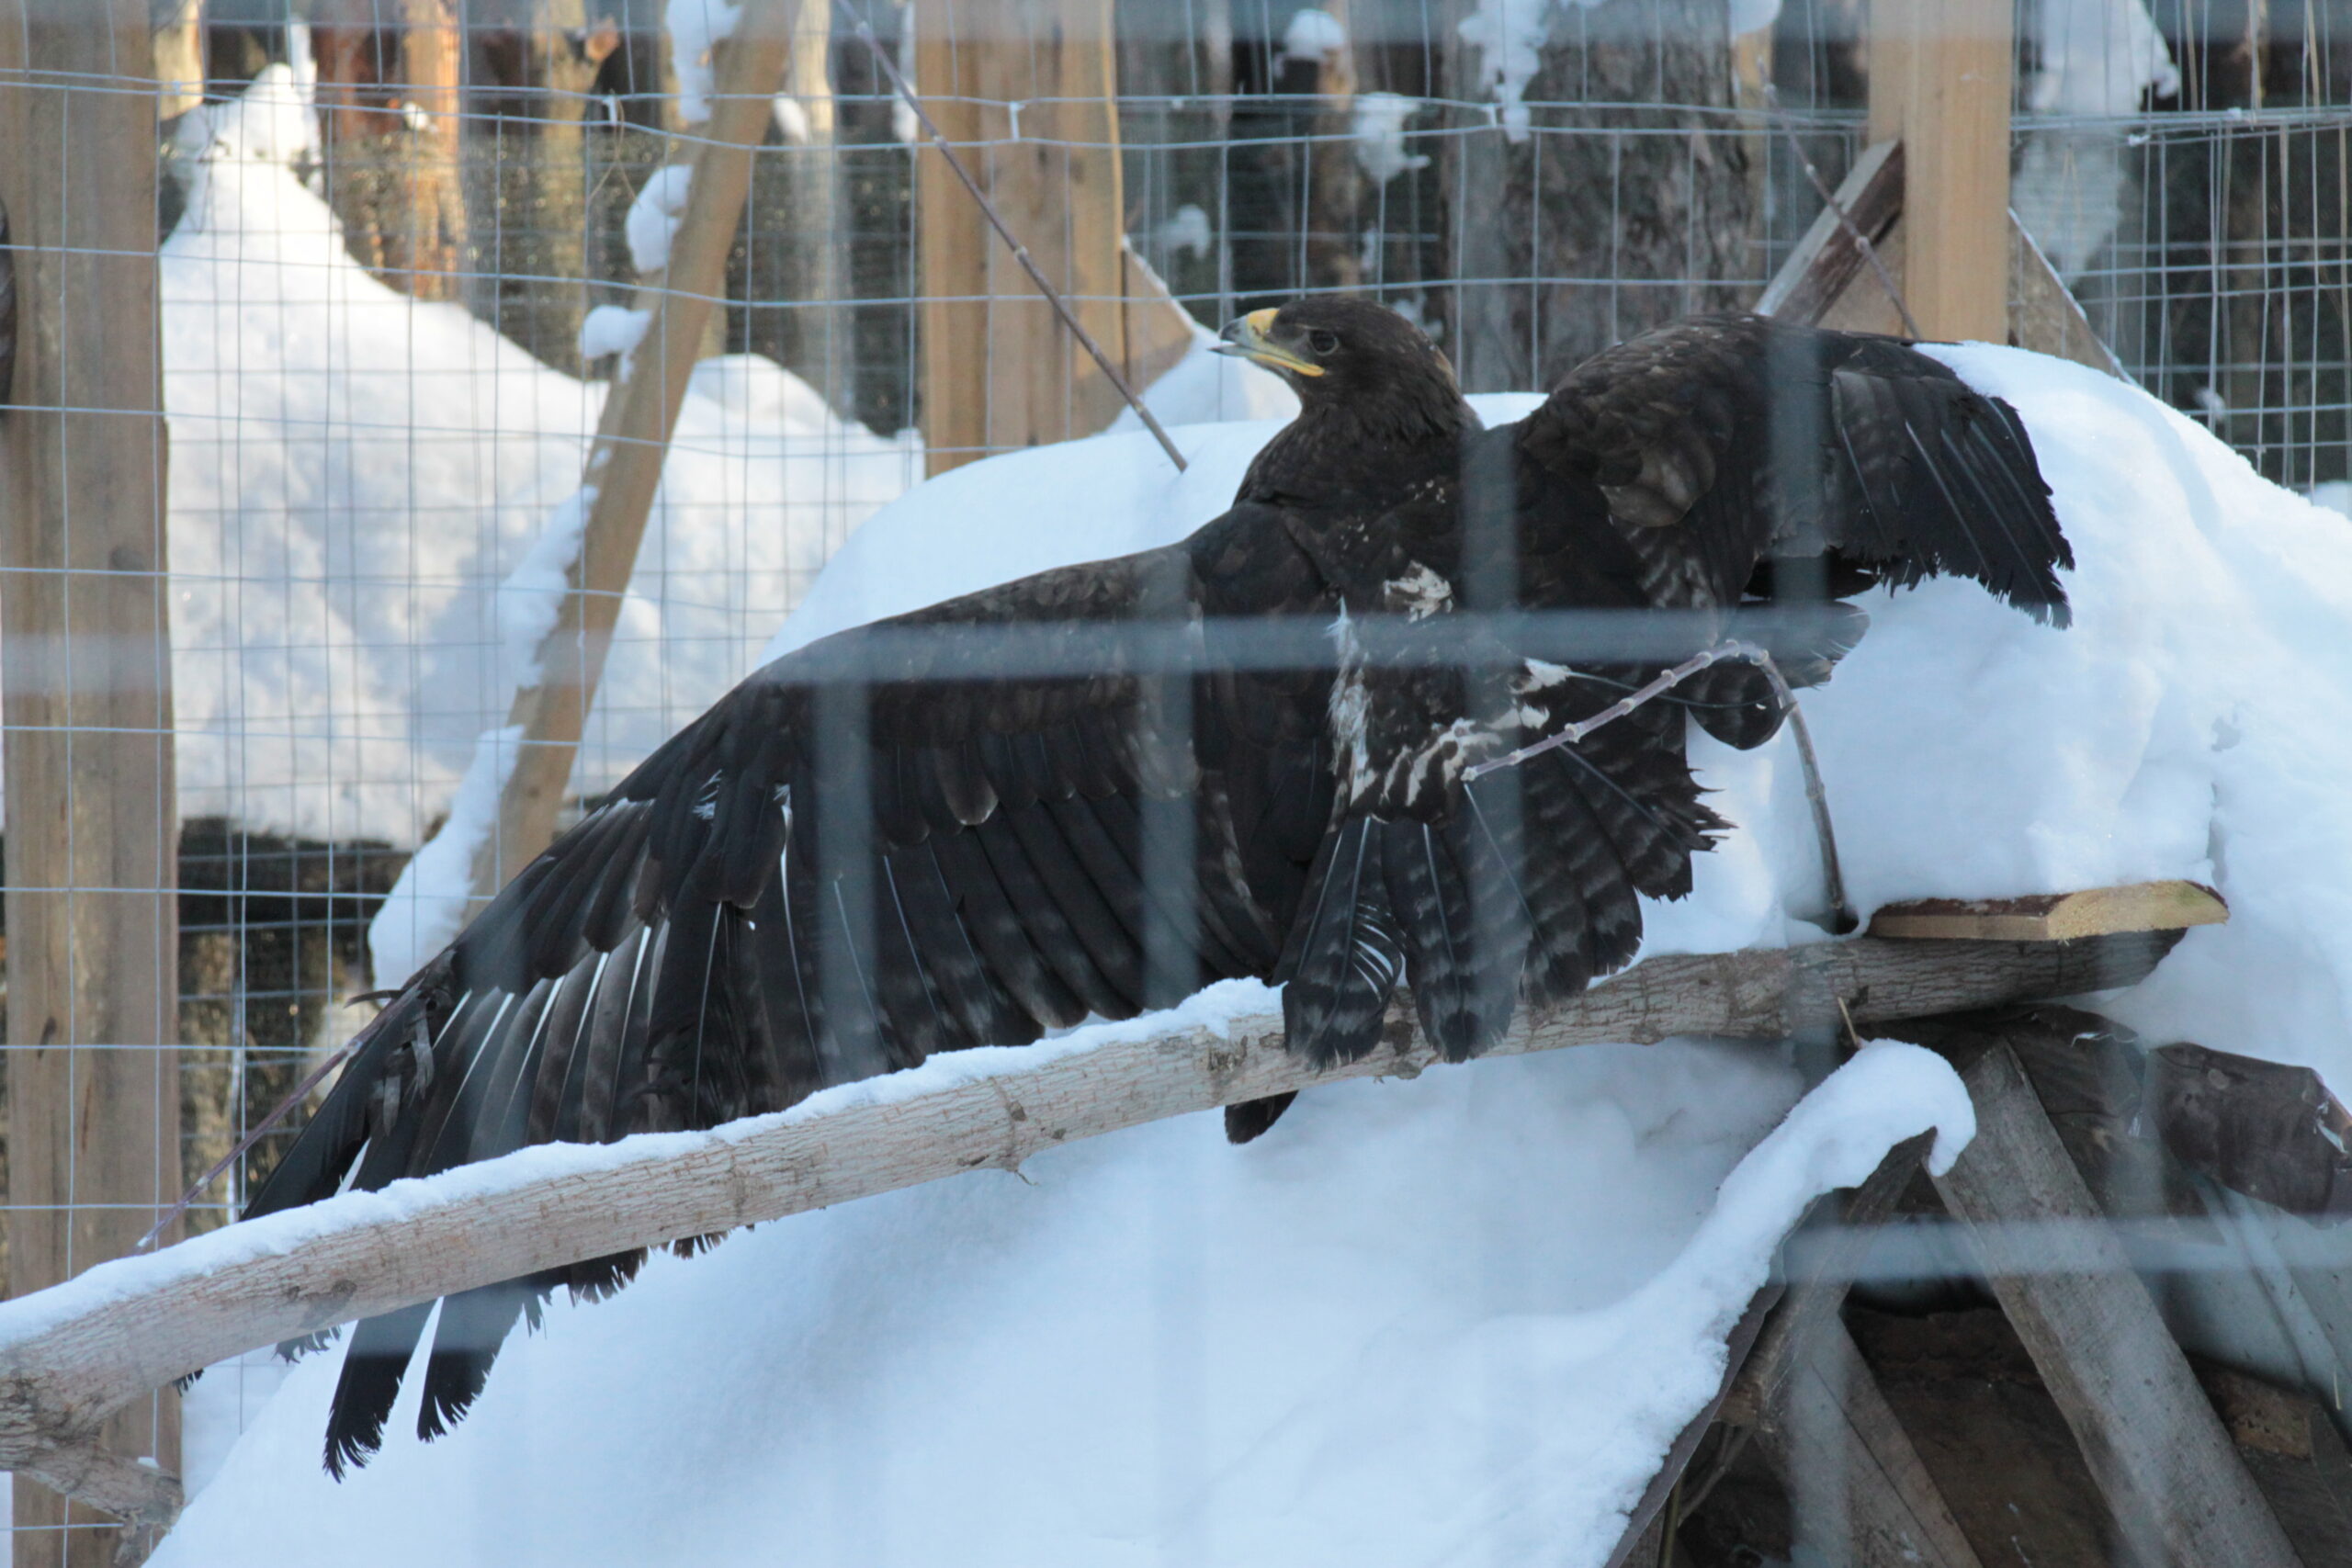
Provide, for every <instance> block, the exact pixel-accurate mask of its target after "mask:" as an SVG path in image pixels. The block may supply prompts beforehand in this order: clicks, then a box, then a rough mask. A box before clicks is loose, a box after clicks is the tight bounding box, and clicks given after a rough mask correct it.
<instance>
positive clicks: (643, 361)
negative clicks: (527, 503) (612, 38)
mask: <svg viewBox="0 0 2352 1568" xmlns="http://www.w3.org/2000/svg"><path fill="white" fill-rule="evenodd" d="M800 3H802V0H749V3H747V4H746V5H745V6H743V9H742V15H741V20H740V21H739V22H738V23H737V24H736V28H735V35H734V37H733V38H732V39H729V41H728V42H727V43H726V44H725V45H723V46H722V47H721V49H720V51H719V57H718V97H717V98H716V99H715V100H714V102H713V104H712V107H711V116H710V120H709V123H708V124H707V125H706V126H704V127H702V128H701V130H700V133H699V137H698V140H697V141H696V143H695V153H694V159H693V162H694V178H693V181H692V183H691V185H690V186H688V191H687V197H686V207H685V211H684V213H683V214H682V215H681V217H680V219H679V222H678V230H677V233H676V235H675V237H674V238H673V240H672V241H671V243H670V259H669V265H668V267H667V269H666V270H665V271H664V272H663V273H662V278H661V280H660V283H659V285H658V286H656V287H648V288H640V289H639V290H638V294H637V298H636V299H635V301H634V302H633V303H634V307H635V308H636V309H638V310H643V311H645V312H646V313H647V316H648V324H647V327H646V330H645V335H644V337H643V338H642V339H641V340H640V341H639V344H638V348H637V351H636V352H635V353H634V354H633V355H628V372H627V373H626V374H625V375H623V376H622V378H621V379H620V380H619V381H618V382H617V383H616V384H615V386H614V387H613V389H612V391H611V392H610V393H609V394H607V396H606V397H605V410H604V414H603V417H602V418H601V420H600V421H599V422H598V423H597V426H596V440H595V445H594V447H592V448H591V450H590V452H589V456H588V462H587V467H586V469H585V471H584V473H583V474H582V479H581V490H582V492H583V493H584V494H585V495H586V496H587V497H588V498H589V499H588V517H587V521H586V523H585V525H584V526H583V527H582V534H581V541H580V554H579V558H577V559H576V560H575V561H574V562H573V563H572V566H571V571H570V573H569V577H570V581H571V592H568V593H566V594H565V595H564V599H563V604H562V607H561V608H560V610H559V611H558V613H557V615H556V622H555V626H554V627H553V628H552V629H551V630H549V631H548V634H547V636H546V637H544V638H542V639H541V640H540V643H539V648H538V660H537V661H538V666H539V670H540V671H541V678H540V681H539V682H538V684H537V685H533V686H526V687H524V688H523V689H522V690H520V691H518V692H516V693H515V700H514V703H513V705H511V706H510V708H509V709H508V711H507V716H506V722H507V727H508V729H509V730H510V732H512V731H519V732H520V739H519V741H518V742H516V748H517V749H516V751H515V760H514V763H513V766H512V769H511V771H509V772H508V773H507V774H506V783H505V784H504V787H503V789H501V791H500V792H499V800H498V828H497V831H496V832H494V833H493V834H492V835H491V837H490V839H489V840H488V841H486V842H485V843H483V844H482V845H481V846H480V848H479V850H478V852H477V853H476V855H475V857H474V866H473V887H474V893H475V895H476V898H477V900H478V902H477V908H478V907H479V901H481V900H487V899H488V898H489V897H490V896H491V895H492V893H495V892H496V891H497V890H498V889H499V888H501V887H503V886H505V885H506V883H507V881H508V880H509V879H510V878H511V877H513V876H514V874H515V873H516V872H517V871H520V870H521V869H522V868H523V867H524V866H525V865H526V864H528V863H530V861H531V860H532V858H533V857H534V856H536V855H537V854H538V852H540V851H542V850H544V849H546V848H547V847H548V844H549V843H550V842H552V841H553V840H554V839H555V824H556V817H557V814H558V812H559V811H560V809H561V807H562V805H563V798H564V794H565V791H566V790H567V789H568V788H569V787H570V785H571V763H572V759H573V758H574V757H575V756H576V755H577V754H578V753H579V750H580V737H581V733H582V728H583V727H584V725H585V723H586V721H587V715H588V708H589V705H590V704H591V703H593V702H594V699H595V694H596V686H597V682H600V681H601V680H602V679H603V678H604V673H605V655H606V654H607V653H608V652H610V650H611V649H612V643H613V627H614V626H615V624H616V622H617V621H618V620H619V619H620V612H621V599H622V595H623V594H624V593H626V592H627V591H628V581H629V576H630V573H631V572H633V571H634V570H636V568H637V552H638V548H639V546H640V545H642V544H643V543H644V540H645V522H646V517H647V515H648V514H649V513H650V512H651V511H652V508H653V495H654V491H656V490H657V489H658V488H659V487H660V485H661V482H662V463H663V461H664V459H665V458H666V457H668V456H669V450H670V435H671V433H672V431H673V430H674V429H675V428H676V426H677V423H678V410H679V408H680V406H681V405H682V404H684V401H685V397H686V383H687V382H688V380H689V379H690V378H692V377H693V374H694V367H695V361H696V360H697V359H699V358H700V357H701V350H702V339H703V329H704V328H705V327H706V326H707V324H708V323H709V321H710V319H711V315H712V307H713V305H714V304H715V303H716V302H717V301H718V299H720V298H721V296H723V295H724V293H725V292H726V277H727V255H728V252H729V250H730V249H731V248H732V247H733V245H734V243H735V229H736V224H737V222H738V221H739V220H741V217H742V214H743V198H744V197H745V195H746V194H747V193H748V192H749V191H750V189H751V183H752V155H753V152H755V151H756V150H757V149H758V148H759V146H760V145H761V144H762V143H763V141H765V140H766V138H767V133H768V128H769V126H770V125H771V124H772V123H773V116H774V109H773V107H772V105H773V100H774V99H775V95H776V93H777V91H778V90H779V89H780V88H781V87H782V86H783V85H784V73H785V68H786V62H787V58H788V55H789V51H790V43H791V38H792V27H793V17H794V15H795V11H796V7H797V5H798V4H800ZM806 3H807V4H810V5H816V4H821V3H822V0H806ZM491 743H492V742H491V741H489V740H487V739H486V740H485V741H484V744H491Z"/></svg>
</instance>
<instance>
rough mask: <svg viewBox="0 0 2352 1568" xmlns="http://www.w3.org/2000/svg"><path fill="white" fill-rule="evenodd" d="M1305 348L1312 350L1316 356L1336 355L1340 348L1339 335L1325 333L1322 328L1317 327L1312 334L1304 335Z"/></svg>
mask: <svg viewBox="0 0 2352 1568" xmlns="http://www.w3.org/2000/svg"><path fill="white" fill-rule="evenodd" d="M1306 346H1307V347H1309V348H1311V349H1313V350H1314V351H1315V352H1316V353H1317V354H1332V353H1336V352H1337V351H1338V349H1339V346H1340V334H1339V333H1327V332H1325V331H1324V330H1323V329H1322V328H1320V327H1317V328H1316V329H1315V330H1314V331H1313V332H1311V333H1307V334H1306Z"/></svg>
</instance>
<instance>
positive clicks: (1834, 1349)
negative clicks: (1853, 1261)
mask: <svg viewBox="0 0 2352 1568" xmlns="http://www.w3.org/2000/svg"><path fill="white" fill-rule="evenodd" d="M1841 1293H1842V1292H1841ZM1807 1339H1808V1343H1807V1346H1806V1348H1805V1351H1804V1359H1803V1360H1802V1361H1801V1362H1799V1363H1796V1364H1794V1365H1792V1367H1791V1369H1790V1375H1789V1376H1788V1378H1787V1379H1786V1380H1785V1382H1782V1383H1781V1387H1780V1388H1779V1390H1778V1391H1777V1392H1776V1394H1775V1396H1774V1398H1773V1401H1772V1403H1771V1404H1770V1405H1769V1406H1767V1407H1766V1409H1765V1410H1764V1411H1763V1413H1762V1420H1761V1423H1760V1425H1759V1426H1758V1428H1757V1431H1758V1442H1759V1443H1761V1444H1762V1446H1763V1449H1764V1452H1765V1455H1766V1457H1767V1458H1768V1459H1769V1460H1770V1461H1771V1463H1772V1466H1773V1468H1774V1469H1776V1470H1777V1471H1779V1472H1781V1475H1782V1476H1784V1477H1785V1478H1787V1481H1788V1484H1789V1490H1790V1492H1791V1494H1792V1496H1791V1501H1792V1504H1793V1506H1794V1507H1795V1509H1796V1512H1797V1516H1798V1517H1799V1518H1800V1519H1806V1520H1808V1521H1809V1522H1810V1523H1811V1524H1812V1526H1813V1528H1814V1529H1815V1530H1817V1531H1819V1532H1822V1533H1823V1534H1824V1535H1826V1538H1827V1539H1826V1540H1821V1541H1820V1542H1819V1543H1818V1544H1819V1546H1820V1547H1821V1548H1822V1550H1824V1551H1825V1552H1826V1554H1827V1555H1828V1557H1829V1559H1830V1561H1832V1562H1851V1563H1853V1564H1855V1565H1856V1568H1904V1565H1911V1564H1917V1568H1984V1564H1983V1562H1981V1560H1980V1559H1979V1558H1978V1557H1977V1555H1976V1549H1975V1548H1974V1547H1973V1546H1971V1545H1970V1544H1969V1543H1968V1537H1967V1536H1965V1535H1963V1534H1962V1532H1961V1528H1960V1522H1959V1521H1958V1520H1957V1519H1955V1518H1953V1517H1952V1513H1951V1506H1949V1505H1948V1504H1946V1503H1945V1501H1944V1496H1943V1493H1942V1492H1941V1491H1940V1490H1939V1489H1938V1488H1937V1486H1936V1483H1935V1480H1934V1478H1933V1477H1931V1476H1930V1475H1929V1474H1928V1467H1927V1466H1926V1465H1925V1464H1923V1463H1921V1462H1920V1460H1919V1453H1918V1450H1917V1449H1915V1448H1913V1447H1912V1446H1911V1438H1910V1435H1909V1434H1908V1433H1906V1432H1905V1431H1904V1429H1903V1424H1902V1423H1901V1422H1900V1421H1898V1420H1897V1419H1896V1418H1895V1415H1894V1409H1893V1408H1892V1407H1891V1406H1890V1405H1889V1404H1887V1402H1886V1395H1885V1394H1884V1393H1882V1392H1881V1391H1880V1389H1879V1386H1878V1379H1877V1378H1876V1377H1874V1376H1873V1375H1872V1374H1871V1370H1870V1368H1869V1367H1867V1366H1865V1365H1864V1364H1863V1363H1862V1354H1861V1351H1860V1350H1859V1349H1857V1348H1855V1345H1854V1340H1853V1337H1852V1336H1851V1335H1849V1334H1848V1333H1847V1332H1846V1325H1844V1324H1843V1323H1842V1322H1840V1321H1838V1317H1837V1315H1836V1314H1835V1313H1831V1314H1827V1316H1826V1319H1825V1321H1823V1322H1822V1323H1820V1324H1819V1325H1816V1327H1815V1331H1814V1332H1813V1333H1812V1334H1811V1335H1809V1336H1808V1337H1807Z"/></svg>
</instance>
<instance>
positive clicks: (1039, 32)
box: [914, 0, 1192, 474]
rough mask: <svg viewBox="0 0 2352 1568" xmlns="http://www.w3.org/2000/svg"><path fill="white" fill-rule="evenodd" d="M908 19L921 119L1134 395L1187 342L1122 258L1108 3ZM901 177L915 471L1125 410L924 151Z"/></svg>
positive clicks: (938, 7) (1003, 1)
mask: <svg viewBox="0 0 2352 1568" xmlns="http://www.w3.org/2000/svg"><path fill="white" fill-rule="evenodd" d="M914 17H915V58H916V66H915V79H914V80H915V89H916V91H917V92H919V93H921V94H922V99H923V106H924V107H925V108H926V109H927V110H928V111H929V112H930V114H931V116H932V118H933V119H934V120H936V121H937V122H938V124H939V128H940V130H941V131H942V132H943V133H944V135H945V136H946V138H947V140H948V141H950V142H951V143H953V144H954V145H955V146H956V151H957V155H958V156H959V157H961V158H963V159H964V160H965V161H966V163H967V166H968V167H969V168H970V169H971V171H972V173H973V175H974V177H976V178H977V179H978V181H979V182H980V186H981V188H983V189H984V190H986V191H988V192H989V197H990V198H991V199H993V200H994V201H995V202H996V204H997V207H998V209H1000V210H1001V212H1002V213H1003V214H1004V217H1005V220H1006V221H1007V222H1008V223H1010V224H1011V225H1012V231H1013V232H1014V233H1015V234H1018V235H1020V236H1021V239H1022V243H1024V244H1025V245H1027V246H1028V248H1029V253H1030V254H1031V255H1033V256H1035V258H1036V260H1037V263H1038V265H1040V266H1041V267H1043V268H1044V269H1045V273H1046V276H1047V277H1048V278H1050V279H1052V280H1053V282H1054V285H1055V287H1057V288H1059V289H1060V290H1061V291H1062V294H1063V296H1064V298H1066V299H1068V300H1069V304H1070V308H1071V309H1072V310H1074V311H1076V313H1077V315H1078V318H1079V320H1080V321H1083V322H1085V323H1086V328H1087V330H1088V331H1089V332H1091V333H1093V334H1094V338H1095V341H1096V342H1098V343H1100V344H1102V345H1103V350H1104V352H1105V353H1107V354H1108V355H1111V356H1112V357H1113V358H1114V360H1116V361H1118V362H1119V365H1120V373H1121V374H1122V375H1124V376H1125V378H1127V384H1128V385H1129V386H1132V387H1134V388H1135V389H1136V390H1138V391H1140V390H1142V389H1143V388H1144V387H1145V386H1146V385H1148V383H1149V382H1150V380H1151V379H1152V378H1153V377H1155V376H1157V375H1158V374H1159V372H1161V371H1162V370H1165V369H1166V368H1167V367H1169V366H1170V365H1171V364H1173V363H1174V362H1175V360H1176V359H1177V358H1179V357H1181V356H1182V355H1183V353H1184V351H1185V349H1186V348H1187V347H1188V346H1189V345H1190V342H1191V337H1192V329H1191V327H1190V325H1189V323H1188V322H1187V321H1186V320H1185V318H1184V315H1183V312H1182V310H1181V309H1179V308H1178V307H1177V306H1176V305H1175V304H1174V302H1173V301H1172V300H1170V299H1169V298H1168V297H1167V295H1166V294H1165V293H1163V292H1161V291H1160V290H1159V288H1158V286H1157V284H1156V282H1151V281H1149V280H1148V276H1147V275H1144V274H1143V269H1142V268H1140V267H1131V266H1130V265H1129V264H1128V259H1127V256H1126V254H1125V210H1126V209H1125V200H1124V198H1123V197H1122V195H1121V192H1122V188H1123V187H1122V184H1121V176H1120V173H1119V118H1118V112H1117V104H1116V98H1117V92H1118V80H1117V51H1116V50H1115V48H1114V37H1113V28H1112V16H1111V6H1110V0H917V4H916V6H915V8H914ZM1007 106H1012V107H1007ZM916 168H917V171H918V173H917V175H916V181H915V186H916V211H917V220H916V221H917V224H918V236H919V243H920V245H921V249H922V295H923V306H922V433H923V446H924V452H925V468H926V470H927V471H928V472H930V473H933V474H937V473H942V472H944V471H945V470H946V469H949V468H956V467H957V466H958V465H960V464H963V463H968V462H970V461H971V460H972V459H973V458H975V457H983V456H985V455H986V454H988V453H989V452H990V451H997V450H1001V449H1004V448H1007V447H1018V446H1036V445H1038V444H1039V443H1041V442H1047V441H1063V440H1068V439H1069V438H1070V437H1072V436H1079V435H1091V434H1094V433H1095V432H1097V431H1099V430H1101V429H1103V427H1104V426H1106V425H1108V424H1109V423H1111V422H1112V421H1113V420H1114V419H1115V418H1117V417H1118V414H1119V411H1120V410H1121V409H1122V408H1123V407H1124V406H1125V404H1124V403H1123V401H1122V400H1121V399H1120V397H1119V393H1118V390H1117V389H1115V388H1114V387H1113V386H1112V385H1111V383H1110V382H1109V380H1108V379H1107V378H1104V377H1103V374H1102V372H1101V371H1100V370H1098V369H1097V368H1096V367H1095V366H1094V364H1093V361H1092V360H1091V359H1090V358H1089V357H1088V356H1087V354H1086V351H1085V350H1084V349H1083V348H1081V347H1080V346H1079V345H1078V344H1077V343H1075V342H1074V341H1072V340H1071V338H1070V335H1069V333H1066V332H1064V331H1063V330H1062V328H1061V325H1060V323H1059V322H1058V321H1056V320H1055V319H1054V313H1053V310H1052V307H1050V306H1048V305H1047V304H1046V302H1045V300H1043V299H1040V298H1039V297H1038V295H1037V291H1036V288H1035V286H1034V285H1033V284H1031V282H1030V281H1029V278H1028V276H1027V275H1026V274H1024V273H1023V271H1022V270H1021V267H1020V266H1019V265H1018V264H1017V263H1015V262H1014V260H1013V259H1012V254H1011V253H1010V252H1008V251H1007V250H1006V249H1005V247H1004V245H1003V244H1002V243H1001V242H1000V241H999V240H998V239H997V238H996V236H995V234H994V233H993V232H991V231H990V230H989V224H988V220H987V219H986V218H985V217H984V216H983V215H982V213H981V212H980V210H979V208H978V204H976V203H975V202H974V201H973V200H972V197H971V196H970V194H969V193H968V192H967V191H966V190H965V189H964V187H963V186H962V184H961V183H960V182H958V181H957V180H956V175H955V174H954V172H953V171H951V170H950V169H949V168H948V167H947V166H946V164H945V163H944V161H943V160H942V159H941V158H940V157H939V156H938V155H937V154H935V153H933V152H922V153H919V154H918V162H917V164H916Z"/></svg>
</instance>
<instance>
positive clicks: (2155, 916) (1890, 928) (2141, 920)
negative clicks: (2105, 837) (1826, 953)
mask: <svg viewBox="0 0 2352 1568" xmlns="http://www.w3.org/2000/svg"><path fill="white" fill-rule="evenodd" d="M2229 918H2230V907H2229V905H2227V904H2226V903H2223V902H2222V896H2221V895H2220V894H2218V893H2216V892H2214V891H2213V890H2212V889H2211V888H2210V887H2208V886H2204V885H2203V884H2202V883H2197V882H2177V881H2175V882H2135V883H2131V884H2128V885H2126V886H2120V887H2093V888H2086V889H2085V890H2083V891H2081V892H2075V893H2041V894H2029V895H2027V896H2026V897H2021V898H1906V899H1904V900H1903V901H1901V902H1899V903H1894V904H1887V905H1884V906H1883V907H1881V908H1880V909H1879V911H1878V913H1876V914H1875V915H1872V916H1871V926H1870V931H1871V935H1872V936H1883V937H1892V938H1898V939H1903V940H1906V941H1919V940H1923V939H1924V940H1934V941H1947V942H1949V941H1966V942H2073V941H2075V940H2076V939H2078V938H2081V937H2086V936H2112V935H2114V934H2116V933H2117V932H2120V931H2185V930H2187V929H2188V928H2189V927H2191V926H2217V925H2220V924H2222V922H2223V921H2225V920H2227V919H2229Z"/></svg>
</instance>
